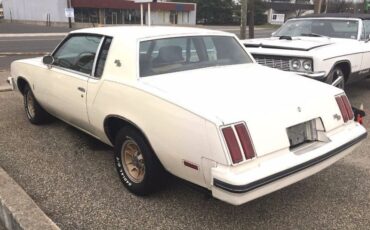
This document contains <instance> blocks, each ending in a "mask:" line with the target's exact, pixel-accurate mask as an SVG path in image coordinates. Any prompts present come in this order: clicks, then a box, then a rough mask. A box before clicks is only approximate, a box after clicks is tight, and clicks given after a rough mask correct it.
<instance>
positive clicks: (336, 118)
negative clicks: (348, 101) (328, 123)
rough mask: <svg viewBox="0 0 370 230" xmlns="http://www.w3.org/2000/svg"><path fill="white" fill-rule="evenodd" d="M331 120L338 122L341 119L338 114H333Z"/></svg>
mask: <svg viewBox="0 0 370 230" xmlns="http://www.w3.org/2000/svg"><path fill="white" fill-rule="evenodd" d="M333 118H334V119H335V120H337V121H339V120H340V119H341V118H342V117H341V116H340V115H339V114H334V115H333Z"/></svg>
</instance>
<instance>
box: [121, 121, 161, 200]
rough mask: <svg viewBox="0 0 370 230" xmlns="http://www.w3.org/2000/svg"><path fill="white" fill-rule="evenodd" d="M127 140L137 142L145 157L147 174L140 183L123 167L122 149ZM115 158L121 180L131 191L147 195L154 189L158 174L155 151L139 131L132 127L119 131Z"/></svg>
mask: <svg viewBox="0 0 370 230" xmlns="http://www.w3.org/2000/svg"><path fill="white" fill-rule="evenodd" d="M127 140H132V141H134V142H136V144H137V145H138V147H139V148H140V151H141V154H142V156H143V159H144V165H145V175H144V178H143V180H142V181H141V182H139V183H136V182H134V181H132V180H131V179H130V178H129V177H128V175H127V174H126V172H125V170H124V168H123V167H124V163H123V160H122V156H121V151H122V148H123V144H124V143H125V141H127ZM114 158H115V160H114V161H115V166H116V169H117V172H118V175H119V177H120V179H121V182H122V183H123V185H124V186H125V187H126V188H127V189H128V190H129V191H131V192H133V193H134V194H136V195H147V194H149V193H151V192H152V191H153V190H154V187H155V184H154V183H155V181H156V179H157V176H158V165H157V164H156V159H155V158H154V153H153V151H152V150H151V148H150V147H149V145H148V144H147V143H146V141H145V139H144V138H143V137H142V135H141V134H140V133H139V132H137V131H136V130H134V129H131V128H123V129H122V130H121V131H119V133H118V135H117V137H116V141H115V146H114Z"/></svg>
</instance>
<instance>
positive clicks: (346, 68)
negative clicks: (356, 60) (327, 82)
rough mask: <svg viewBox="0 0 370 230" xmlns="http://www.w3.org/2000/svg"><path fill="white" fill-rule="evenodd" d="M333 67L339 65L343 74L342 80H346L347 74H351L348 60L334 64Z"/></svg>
mask: <svg viewBox="0 0 370 230" xmlns="http://www.w3.org/2000/svg"><path fill="white" fill-rule="evenodd" d="M335 67H339V68H340V69H341V70H342V71H343V74H344V80H345V81H346V82H347V80H348V78H349V75H350V74H351V64H350V63H349V62H340V63H337V64H336V65H335Z"/></svg>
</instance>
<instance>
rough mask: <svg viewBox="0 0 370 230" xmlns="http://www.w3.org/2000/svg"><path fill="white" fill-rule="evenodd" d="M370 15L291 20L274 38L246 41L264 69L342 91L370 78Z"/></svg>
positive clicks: (323, 15)
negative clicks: (348, 86) (312, 80)
mask: <svg viewBox="0 0 370 230" xmlns="http://www.w3.org/2000/svg"><path fill="white" fill-rule="evenodd" d="M369 40H370V15H369V14H367V15H366V14H365V15H359V14H356V15H353V14H343V13H340V14H318V15H307V16H303V17H298V18H294V19H291V20H288V21H287V22H286V23H285V24H284V25H283V26H282V27H281V28H280V29H278V30H277V31H276V32H275V33H273V36H272V37H271V38H263V39H251V40H244V41H243V43H244V44H245V46H246V47H247V48H248V51H249V52H250V53H251V54H252V55H253V57H254V58H255V60H256V61H257V62H258V63H259V64H262V65H265V66H269V67H272V68H277V69H280V70H284V71H292V72H295V73H298V74H300V75H302V76H306V77H310V78H312V79H316V80H320V81H323V82H326V83H329V84H332V85H334V86H337V87H339V88H342V89H343V88H344V87H345V84H346V83H347V82H349V81H353V80H356V79H362V78H365V77H370V42H369Z"/></svg>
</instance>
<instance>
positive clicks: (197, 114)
mask: <svg viewBox="0 0 370 230" xmlns="http://www.w3.org/2000/svg"><path fill="white" fill-rule="evenodd" d="M11 75H12V77H11V79H10V82H12V84H13V86H14V87H15V88H16V89H18V90H19V91H20V92H21V93H22V95H23V97H24V107H25V111H26V115H27V117H28V119H29V121H30V122H31V123H33V124H40V123H43V122H45V120H46V119H47V117H48V115H49V114H51V115H53V116H55V117H58V118H59V119H61V120H63V121H65V122H67V123H69V124H71V125H73V126H75V127H77V128H78V129H80V130H82V131H84V132H86V133H88V134H90V135H92V136H94V137H95V138H97V139H99V140H101V141H102V142H104V143H107V144H109V145H111V146H113V147H114V153H115V154H114V156H115V157H114V161H115V165H116V168H117V171H118V175H119V177H120V179H121V180H122V182H123V184H124V186H125V187H126V188H127V189H128V190H130V191H131V192H133V193H135V194H137V195H147V194H150V193H151V192H153V191H154V190H156V189H158V188H160V187H161V186H160V185H161V184H162V183H163V182H164V181H163V177H162V175H163V173H164V172H165V171H167V172H169V173H172V174H173V175H175V176H177V177H180V178H182V179H185V180H187V181H190V182H192V183H194V184H196V185H199V186H201V187H204V188H206V189H208V190H209V191H210V192H211V193H212V195H213V196H214V197H216V198H218V199H220V200H223V201H226V202H228V203H231V204H234V205H240V204H243V203H245V202H247V201H250V200H253V199H255V198H257V197H260V196H263V195H265V194H268V193H271V192H273V191H276V190H278V189H281V188H283V187H285V186H288V185H290V184H292V183H294V182H297V181H300V180H302V179H304V178H306V177H308V176H310V175H312V174H315V173H317V172H319V171H320V170H322V169H324V168H326V167H328V166H329V165H331V164H333V163H334V162H336V161H338V160H339V159H341V158H343V157H344V156H346V155H347V154H348V153H350V152H352V151H353V150H354V148H355V147H357V146H358V145H359V144H360V143H361V141H362V140H363V139H364V138H366V136H367V132H366V130H365V129H364V127H363V126H361V125H360V124H359V123H357V122H355V121H354V119H353V113H352V110H351V106H350V104H349V101H348V99H347V97H346V95H345V93H344V92H343V90H341V89H338V88H335V87H332V86H329V85H327V84H323V83H320V82H317V81H313V80H310V79H307V78H304V77H300V76H296V75H294V74H292V73H286V72H282V71H278V70H275V69H271V68H267V67H263V66H260V65H257V64H256V63H255V62H254V61H253V59H252V57H251V56H250V55H249V53H248V52H247V51H246V49H245V48H244V47H243V45H242V43H240V42H239V40H238V39H237V37H236V36H235V35H232V34H229V33H224V32H218V31H209V30H203V29H194V28H174V27H170V28H169V27H114V28H95V29H83V30H77V31H74V32H71V33H70V34H69V35H68V36H67V37H66V38H65V39H64V41H63V42H62V43H61V44H60V45H59V46H58V47H57V48H56V50H55V51H54V52H53V53H52V54H50V55H48V56H45V57H44V58H33V59H25V60H19V61H15V62H13V63H12V65H11ZM313 92H314V93H313Z"/></svg>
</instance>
